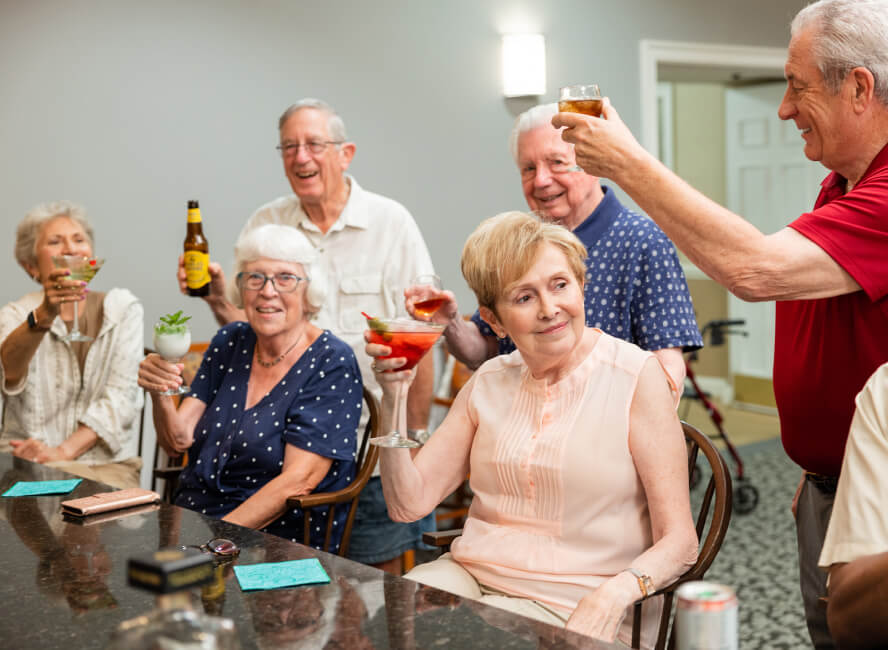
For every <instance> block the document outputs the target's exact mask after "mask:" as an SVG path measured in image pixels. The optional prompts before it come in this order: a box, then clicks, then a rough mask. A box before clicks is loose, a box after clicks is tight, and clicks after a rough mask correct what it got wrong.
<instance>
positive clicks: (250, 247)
mask: <svg viewBox="0 0 888 650" xmlns="http://www.w3.org/2000/svg"><path fill="white" fill-rule="evenodd" d="M262 258H266V259H271V260H279V261H281V262H290V263H291V264H301V265H302V268H303V269H305V275H306V276H307V277H308V286H307V287H306V289H305V302H306V313H308V314H309V316H310V317H311V316H314V315H315V314H317V312H318V311H320V309H321V306H322V305H323V304H324V299H325V298H326V297H327V282H326V276H325V275H324V272H323V271H322V270H321V267H320V263H319V257H318V252H317V250H315V248H314V246H312V245H311V242H309V241H308V238H306V236H305V235H303V234H302V233H301V232H299V230H297V229H296V228H294V227H293V226H282V225H280V224H277V223H267V224H265V225H262V226H258V227H257V228H253V229H252V230H248V231H247V232H246V233H244V234H243V235H242V236H241V238H240V239H238V241H237V243H236V244H235V245H234V278H233V282H231V283H230V284H229V286H228V292H229V296H228V297H229V299H230V300H231V302H232V303H233V304H234V305H235V306H236V307H238V308H242V307H243V306H244V304H243V298H242V296H241V292H240V290H239V289H238V288H237V284H236V281H237V275H238V274H239V273H240V272H242V271H243V270H244V268H245V267H246V265H247V264H248V263H250V262H255V261H256V260H258V259H262Z"/></svg>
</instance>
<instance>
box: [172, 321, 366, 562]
mask: <svg viewBox="0 0 888 650" xmlns="http://www.w3.org/2000/svg"><path fill="white" fill-rule="evenodd" d="M255 345H256V335H255V334H254V333H253V330H252V328H250V326H249V325H248V324H247V323H232V324H229V325H226V326H225V327H223V328H222V329H221V330H219V332H218V333H217V334H216V336H215V337H214V338H213V341H212V343H211V344H210V347H209V348H208V349H207V351H206V353H205V354H204V357H203V361H202V362H201V365H200V369H199V370H198V372H197V375H196V377H195V379H194V381H193V382H192V386H191V390H192V392H191V393H190V396H191V397H196V398H197V399H199V400H201V401H202V402H204V403H205V404H206V405H207V408H206V410H205V411H204V413H203V415H202V417H201V418H200V420H199V421H198V423H197V426H196V427H195V431H194V443H193V444H192V446H191V448H190V449H189V450H188V467H187V468H186V469H185V470H184V471H183V472H182V475H181V478H180V482H179V491H178V492H177V494H176V503H177V504H178V505H180V506H183V507H186V508H190V509H192V510H196V511H198V512H201V513H204V514H206V515H210V516H212V517H223V516H224V515H226V514H228V513H229V512H231V511H232V510H234V509H235V508H236V507H237V506H238V505H240V504H241V503H243V502H244V501H246V500H247V499H248V498H250V497H251V496H252V495H253V494H254V493H255V492H256V491H257V490H259V488H261V487H262V486H263V485H265V483H267V482H268V481H270V480H271V479H273V478H274V477H275V476H277V475H278V474H280V472H281V468H282V467H283V463H284V449H285V447H286V445H288V444H289V445H293V446H295V447H298V448H299V449H304V450H306V451H310V452H312V453H315V454H318V455H319V456H323V457H325V458H331V459H333V464H332V465H331V466H330V470H329V471H328V472H327V475H326V476H325V477H324V478H323V479H322V480H321V482H320V483H319V484H318V486H317V488H316V489H315V491H316V492H329V491H333V490H339V489H341V488H344V487H346V486H347V485H348V484H349V483H350V482H351V481H352V479H353V478H354V476H355V472H356V466H355V455H356V435H355V431H356V429H357V425H358V420H359V419H360V416H361V406H362V384H361V374H360V371H359V370H358V364H357V361H356V359H355V356H354V353H353V352H352V350H351V348H350V347H349V346H348V345H346V344H345V343H343V342H342V341H341V340H339V339H338V338H336V337H335V336H333V334H331V333H330V332H329V331H326V330H325V331H324V332H323V333H322V334H321V336H320V337H318V339H317V340H316V341H315V342H314V343H313V344H312V345H311V346H310V347H309V348H308V349H307V350H306V351H305V352H304V353H303V354H302V356H301V357H300V358H299V359H298V360H297V361H296V363H294V364H293V366H292V367H291V368H290V370H289V372H288V373H287V374H286V376H285V377H284V378H283V379H281V381H280V382H279V383H278V384H277V385H276V386H274V388H272V389H271V390H270V391H269V392H268V394H266V395H265V396H264V397H262V399H260V400H259V402H257V403H256V405H255V406H253V407H252V408H250V409H245V408H244V403H245V401H246V397H247V382H248V380H249V377H250V364H251V363H252V360H253V350H254V348H255ZM328 514H329V513H328V512H327V510H326V509H315V510H314V511H313V512H312V515H311V522H312V524H311V526H312V529H311V545H312V546H314V547H316V548H319V547H320V545H321V544H323V539H324V531H325V530H326V525H327V518H328ZM344 525H345V511H344V509H342V508H339V509H337V511H336V514H335V518H334V521H333V531H334V533H333V537H334V540H333V542H334V543H333V544H332V545H331V548H332V549H333V551H335V550H337V549H338V548H339V540H340V538H341V531H342V529H343V527H344ZM263 530H264V531H265V532H268V533H273V534H276V535H279V536H281V537H286V538H287V539H291V540H293V541H296V542H302V540H303V537H302V535H303V532H302V530H303V513H302V511H301V510H299V509H293V510H289V511H287V512H286V513H285V514H284V515H283V516H282V517H281V518H280V519H278V520H276V521H274V522H272V523H271V524H269V525H268V526H267V527H266V528H265V529H263Z"/></svg>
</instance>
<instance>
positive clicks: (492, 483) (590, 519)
mask: <svg viewBox="0 0 888 650" xmlns="http://www.w3.org/2000/svg"><path fill="white" fill-rule="evenodd" d="M585 256H586V249H585V248H584V247H583V245H582V243H581V242H580V241H579V240H578V239H577V238H576V237H575V236H574V235H573V234H572V233H571V232H570V231H568V230H567V229H565V228H562V227H560V226H557V225H554V224H546V223H543V222H541V221H540V220H538V219H536V218H534V217H532V216H531V215H528V214H523V213H519V212H511V213H505V214H501V215H498V216H496V217H493V218H491V219H488V220H486V221H484V222H482V223H481V225H480V226H479V227H478V228H477V229H476V230H475V232H474V233H473V234H472V235H471V236H470V237H469V240H468V241H467V242H466V245H465V248H464V249H463V255H462V263H461V264H462V272H463V275H464V276H465V279H466V281H467V282H468V284H469V286H470V287H471V288H472V290H473V291H474V292H475V295H476V296H477V299H478V303H479V305H480V311H481V316H482V317H483V318H484V320H485V321H487V322H488V323H489V324H490V326H491V327H492V328H493V330H494V332H495V333H496V334H497V336H509V337H510V338H511V339H512V340H513V341H514V342H515V344H516V346H517V348H518V349H517V350H516V351H515V352H513V353H512V354H509V355H504V356H499V357H495V358H493V359H491V360H489V361H487V362H486V363H485V364H484V365H483V366H481V368H479V369H478V370H477V371H476V372H475V373H474V375H473V376H472V378H471V380H470V381H469V382H468V383H467V384H466V385H465V387H464V388H463V389H462V390H461V391H460V392H459V394H458V395H457V397H456V400H455V401H454V404H453V406H452V407H451V408H450V411H449V413H448V415H447V417H446V419H445V420H444V422H443V423H442V424H441V426H440V427H439V428H438V429H437V431H436V432H435V433H434V434H433V435H432V437H431V438H430V439H429V441H428V442H427V443H426V444H425V446H424V447H423V448H422V449H421V450H420V451H419V453H418V454H416V455H415V457H413V456H412V455H411V452H410V450H407V449H385V448H384V449H382V450H381V457H380V458H381V461H380V462H381V469H382V484H383V490H384V493H385V499H386V503H387V505H388V510H389V514H390V516H391V517H392V519H394V520H396V521H414V520H416V519H420V518H421V517H423V516H425V515H426V514H428V513H429V512H431V511H432V510H433V509H434V508H435V506H437V505H438V503H440V502H441V500H442V499H444V497H446V496H447V495H448V494H450V493H451V492H452V491H453V490H454V489H455V488H456V487H457V486H458V485H459V484H460V483H462V481H463V480H465V478H466V476H467V475H470V477H471V478H470V484H471V488H472V491H473V492H474V495H475V496H474V499H473V501H472V505H471V508H470V510H469V515H468V519H467V521H466V524H465V527H464V530H463V534H462V536H461V537H459V538H458V539H457V540H456V541H454V543H453V545H452V548H451V552H450V553H448V554H445V555H443V556H442V557H441V558H439V559H437V560H435V561H433V562H430V563H428V564H423V565H420V566H418V567H417V568H415V569H414V570H413V571H411V572H410V573H409V574H408V575H407V577H409V578H412V579H414V580H416V581H418V582H422V583H425V584H429V585H432V586H435V587H438V588H440V589H444V590H447V591H451V592H453V593H456V594H459V595H460V596H463V597H467V598H474V599H478V600H482V601H484V602H487V603H489V604H491V605H494V606H499V607H502V608H505V609H510V610H512V611H516V612H518V613H521V614H524V615H526V616H530V617H533V618H536V619H539V620H543V621H545V622H547V623H551V624H555V625H561V626H566V627H567V628H568V629H572V630H575V631H578V632H582V633H585V634H588V635H590V636H594V637H597V638H600V639H605V640H608V641H612V640H614V639H615V638H617V637H619V638H620V640H622V641H624V642H626V643H629V641H630V639H631V629H632V607H631V606H632V604H633V603H635V602H636V601H637V600H639V599H640V598H642V597H643V596H644V595H645V594H646V593H648V592H651V591H653V590H656V589H658V588H660V587H663V586H665V585H667V584H669V583H670V582H672V581H673V580H675V579H676V578H677V577H679V576H680V575H681V574H682V573H683V572H684V571H685V570H687V569H688V568H689V567H690V566H691V565H692V564H693V562H694V560H695V559H696V555H697V543H698V542H697V536H696V533H695V530H694V524H693V521H692V518H691V511H690V503H689V494H688V472H687V451H686V447H685V443H684V436H683V434H682V430H681V427H680V424H679V421H678V418H677V416H676V414H675V404H674V401H673V397H672V394H671V391H670V389H671V388H672V386H671V382H670V379H669V377H668V375H667V374H666V372H665V371H664V370H663V368H662V366H661V365H660V364H659V363H658V361H657V359H656V357H655V356H654V355H653V354H651V353H650V352H645V351H643V350H641V349H640V348H638V347H636V346H635V345H632V344H631V343H627V342H625V341H621V340H619V339H616V338H614V337H612V336H609V335H607V334H605V333H604V332H602V331H601V330H598V329H594V328H589V327H586V325H585V318H584V313H583V312H584V307H583V282H584V279H585V275H584V274H585V265H584V259H585ZM366 349H367V353H368V354H370V355H371V356H374V357H377V358H376V360H375V361H374V364H373V366H374V369H375V371H376V373H377V377H378V378H379V380H380V384H381V385H382V386H383V390H384V396H383V402H382V418H383V425H384V426H385V427H388V428H387V429H386V430H391V428H392V426H391V425H392V421H393V418H394V415H395V414H393V412H392V408H393V401H394V400H393V396H394V393H395V392H396V391H398V390H400V391H402V392H406V390H407V386H408V385H409V382H410V381H411V379H412V372H411V371H397V370H396V369H397V368H398V367H399V366H400V365H402V364H403V362H404V359H402V358H391V359H383V358H380V357H384V356H385V355H387V354H389V353H390V352H391V350H390V349H389V348H388V347H385V346H382V345H374V344H369V343H368V345H367V348H366ZM400 403H401V404H402V405H403V404H404V400H401V402H400ZM402 408H403V406H402ZM644 611H645V613H644V614H643V616H644V620H643V621H642V647H651V646H652V645H653V643H654V641H655V639H654V637H655V634H656V625H657V622H658V618H659V611H660V608H659V607H645V609H644Z"/></svg>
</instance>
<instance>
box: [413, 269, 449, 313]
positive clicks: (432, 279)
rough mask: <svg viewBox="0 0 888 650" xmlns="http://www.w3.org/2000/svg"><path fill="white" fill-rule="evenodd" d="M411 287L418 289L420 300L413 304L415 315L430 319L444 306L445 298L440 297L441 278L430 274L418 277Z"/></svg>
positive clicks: (442, 287)
mask: <svg viewBox="0 0 888 650" xmlns="http://www.w3.org/2000/svg"><path fill="white" fill-rule="evenodd" d="M413 286H414V287H416V288H418V289H419V291H420V293H419V298H421V300H417V301H416V302H414V303H413V309H414V311H415V312H416V315H417V316H422V317H423V318H431V317H432V315H434V313H435V312H436V311H438V309H440V308H441V305H443V304H444V300H445V298H444V296H442V295H441V291H443V290H444V285H443V284H441V278H439V277H438V276H437V275H434V274H432V273H429V274H426V275H418V276H416V277H415V278H414V279H413Z"/></svg>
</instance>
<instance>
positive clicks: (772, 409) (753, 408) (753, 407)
mask: <svg viewBox="0 0 888 650" xmlns="http://www.w3.org/2000/svg"><path fill="white" fill-rule="evenodd" d="M731 406H733V407H734V408H735V409H738V410H740V411H750V412H751V413H761V414H763V415H774V416H776V415H777V407H776V406H765V405H764V404H751V403H749V402H734V403H733V404H731Z"/></svg>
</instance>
